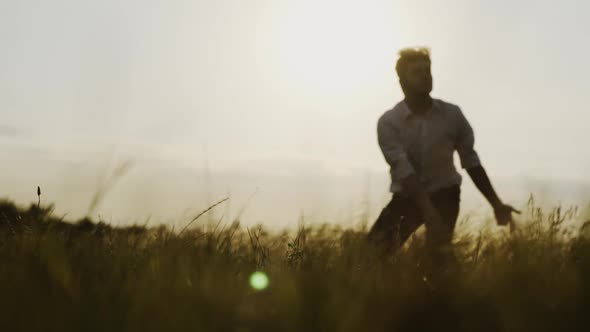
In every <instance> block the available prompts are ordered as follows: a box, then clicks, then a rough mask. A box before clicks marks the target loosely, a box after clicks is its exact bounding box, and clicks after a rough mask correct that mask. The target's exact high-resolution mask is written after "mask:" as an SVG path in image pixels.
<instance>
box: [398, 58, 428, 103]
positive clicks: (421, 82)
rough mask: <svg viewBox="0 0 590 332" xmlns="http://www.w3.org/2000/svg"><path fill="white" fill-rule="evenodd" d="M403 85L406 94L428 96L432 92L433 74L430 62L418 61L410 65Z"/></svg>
mask: <svg viewBox="0 0 590 332" xmlns="http://www.w3.org/2000/svg"><path fill="white" fill-rule="evenodd" d="M402 84H403V85H404V87H405V89H404V90H405V91H406V93H410V94H414V95H428V94H429V93H430V92H431V91H432V74H431V73H430V62H429V61H427V60H416V61H412V62H410V63H409V64H408V66H407V68H406V70H405V75H404V78H403V79H402Z"/></svg>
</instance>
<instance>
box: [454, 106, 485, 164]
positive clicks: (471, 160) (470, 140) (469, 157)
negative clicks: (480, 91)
mask: <svg viewBox="0 0 590 332" xmlns="http://www.w3.org/2000/svg"><path fill="white" fill-rule="evenodd" d="M457 125H458V128H457V131H458V135H457V142H456V145H455V147H456V149H457V153H458V154H459V159H460V160H461V167H462V168H464V169H470V168H473V167H477V166H480V165H481V162H480V160H479V156H478V155H477V152H476V151H475V149H474V144H475V137H474V135H473V128H471V125H470V124H469V121H467V118H465V115H464V114H463V112H462V111H461V109H458V123H457Z"/></svg>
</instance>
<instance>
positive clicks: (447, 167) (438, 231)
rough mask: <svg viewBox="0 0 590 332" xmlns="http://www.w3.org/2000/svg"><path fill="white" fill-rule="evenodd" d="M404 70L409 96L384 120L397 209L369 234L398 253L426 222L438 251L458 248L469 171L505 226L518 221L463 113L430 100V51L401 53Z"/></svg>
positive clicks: (381, 135) (392, 206) (380, 128)
mask: <svg viewBox="0 0 590 332" xmlns="http://www.w3.org/2000/svg"><path fill="white" fill-rule="evenodd" d="M396 71H397V74H398V76H399V83H400V85H401V88H402V90H403V92H404V95H405V99H404V100H403V101H401V102H399V103H398V104H397V105H396V106H395V107H393V109H391V110H388V111H387V112H385V113H384V114H383V115H382V116H381V117H380V118H379V121H378V125H377V136H378V141H379V146H380V147H381V151H382V152H383V155H384V157H385V160H386V161H387V163H388V164H389V165H390V166H391V170H390V173H391V188H390V191H391V192H392V193H393V196H392V199H391V201H390V202H389V204H388V205H387V206H386V207H385V208H384V209H383V211H382V212H381V214H380V215H379V218H377V221H376V222H375V224H374V225H373V227H372V228H371V230H370V232H369V240H370V241H371V242H373V243H376V244H382V245H385V246H386V248H388V249H390V250H395V249H397V248H399V247H401V246H402V245H403V243H404V242H405V241H406V240H407V239H408V238H409V236H410V235H411V234H412V233H413V232H414V231H415V230H416V229H417V228H418V227H420V225H422V224H423V223H425V224H426V240H427V244H429V247H431V248H440V247H441V246H444V245H446V244H450V243H451V240H452V237H453V231H454V228H455V223H456V221H457V216H458V214H459V202H460V185H461V175H460V174H459V173H458V172H457V170H456V169H455V166H454V164H453V153H454V152H455V151H457V152H458V154H459V157H460V160H461V166H462V167H463V168H464V169H466V170H467V173H468V174H469V176H470V177H471V179H472V180H473V182H474V183H475V185H476V186H477V188H478V189H479V191H480V192H481V193H482V194H483V195H484V196H485V198H486V199H487V200H488V202H489V203H490V204H491V205H492V208H493V209H494V213H495V216H496V220H497V223H498V224H499V225H506V224H508V223H509V222H511V221H512V212H517V213H518V211H517V210H515V209H514V208H513V207H511V206H510V205H506V204H504V203H502V201H501V200H500V198H499V197H498V195H496V193H495V191H494V189H493V187H492V185H491V183H490V180H489V179H488V176H487V174H486V171H485V170H484V168H483V167H482V165H481V162H480V160H479V157H478V155H477V153H476V152H475V150H474V148H473V143H474V136H473V130H472V128H471V126H470V125H469V122H468V121H467V119H466V118H465V116H464V115H463V113H462V111H461V109H460V108H459V107H458V106H456V105H453V104H450V103H447V102H444V101H442V100H439V99H433V98H431V97H430V92H431V91H432V75H431V72H430V54H429V51H428V50H427V49H404V50H402V51H400V57H399V59H398V61H397V65H396Z"/></svg>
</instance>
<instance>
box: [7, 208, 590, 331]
mask: <svg viewBox="0 0 590 332" xmlns="http://www.w3.org/2000/svg"><path fill="white" fill-rule="evenodd" d="M529 203H530V204H529V211H528V212H529V213H528V215H529V219H530V220H529V221H528V222H527V223H526V226H525V227H523V228H521V229H520V230H519V231H518V232H516V233H513V234H511V235H509V234H500V235H497V234H493V233H489V234H488V233H485V232H484V233H480V234H478V235H477V236H471V237H470V236H458V237H457V239H456V244H455V245H454V247H453V248H454V251H455V253H456V256H457V260H458V261H457V263H456V264H454V265H452V266H448V267H446V268H443V267H441V266H437V265H436V264H433V262H430V261H429V260H428V256H427V255H425V250H424V247H423V244H422V241H420V239H419V238H417V239H414V241H412V243H411V245H409V246H408V247H407V248H406V249H405V250H404V251H402V252H400V253H398V254H397V255H395V256H393V257H381V256H379V255H377V254H376V252H374V251H373V250H372V248H370V247H368V246H367V245H366V243H365V241H364V239H365V235H366V230H364V229H362V228H361V229H341V228H339V227H337V226H333V225H332V226H330V225H317V226H313V227H302V228H301V229H300V230H299V231H298V232H296V233H290V232H283V233H280V234H269V233H268V232H266V231H265V230H264V229H263V228H262V227H254V228H246V229H244V228H242V227H240V225H239V223H237V222H235V223H233V224H231V225H226V226H225V227H223V226H220V225H200V224H199V223H195V224H194V225H193V226H192V227H191V228H189V229H187V230H186V231H184V232H183V233H182V234H180V235H179V234H177V233H175V232H172V231H171V230H169V229H168V228H166V227H156V228H144V227H139V226H133V227H125V228H114V227H111V226H109V225H106V224H104V223H95V222H93V221H91V220H89V219H83V220H81V221H78V222H75V223H68V222H64V221H63V220H59V219H58V218H55V217H53V216H52V214H51V212H52V209H51V207H42V206H41V207H38V206H37V205H36V204H35V205H32V206H31V207H30V208H27V209H24V208H19V207H16V206H15V205H13V204H11V203H9V202H2V203H0V327H1V330H2V331H38V330H42V331H188V330H192V331H434V330H436V331H586V330H587V329H588V327H589V326H590V315H588V313H590V239H589V238H588V237H587V236H586V235H585V233H586V228H587V227H586V226H582V227H581V228H578V229H573V230H568V231H566V228H565V227H563V226H564V222H565V221H566V220H567V219H568V218H571V217H572V213H573V212H572V210H569V211H563V210H562V209H561V208H556V209H553V210H552V211H549V212H548V213H543V211H542V210H541V209H539V208H536V207H535V206H534V202H533V203H531V202H529ZM256 271H262V272H264V273H265V274H266V275H267V276H268V278H269V280H270V283H269V287H268V288H267V289H265V290H262V291H256V290H254V289H253V288H252V287H250V284H249V278H250V276H251V275H252V273H254V272H256Z"/></svg>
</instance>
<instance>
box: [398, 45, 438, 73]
mask: <svg viewBox="0 0 590 332" xmlns="http://www.w3.org/2000/svg"><path fill="white" fill-rule="evenodd" d="M416 60H426V61H428V62H430V49H428V48H426V47H420V48H404V49H402V50H400V51H399V59H397V63H396V64H395V71H396V72H397V76H398V77H399V78H400V79H401V78H402V75H403V74H404V72H405V70H406V67H407V66H408V64H410V63H412V62H414V61H416Z"/></svg>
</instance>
